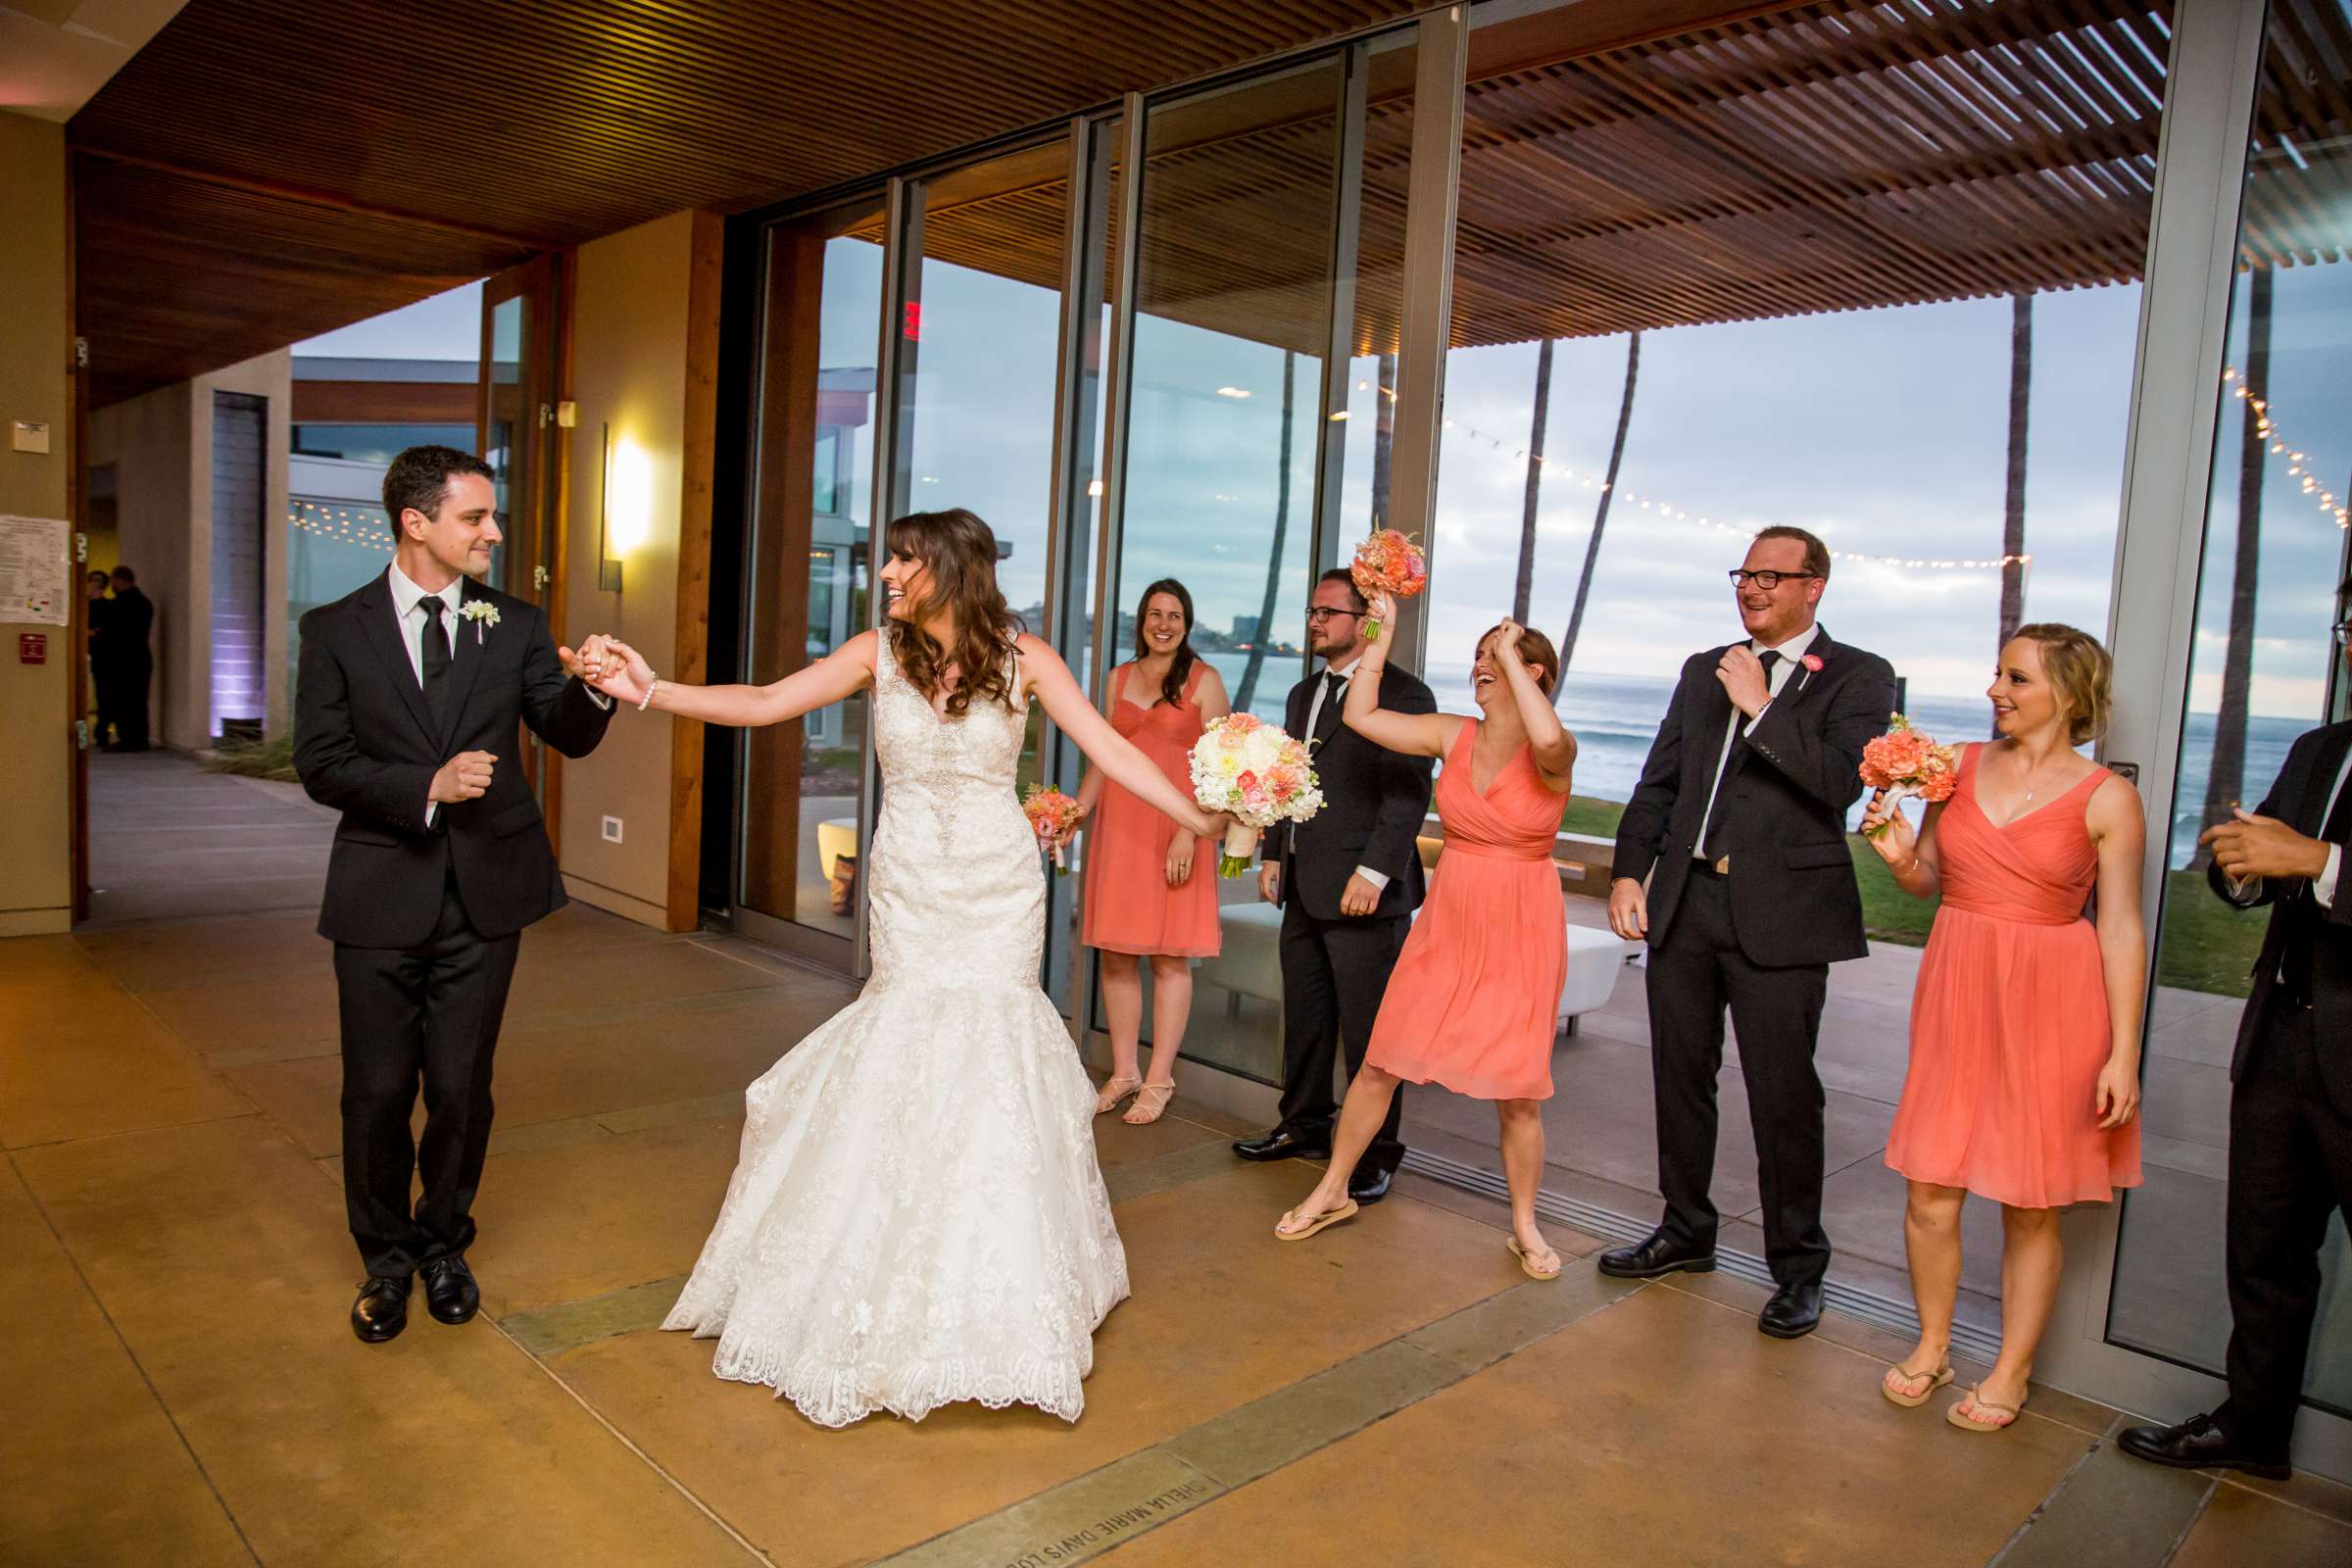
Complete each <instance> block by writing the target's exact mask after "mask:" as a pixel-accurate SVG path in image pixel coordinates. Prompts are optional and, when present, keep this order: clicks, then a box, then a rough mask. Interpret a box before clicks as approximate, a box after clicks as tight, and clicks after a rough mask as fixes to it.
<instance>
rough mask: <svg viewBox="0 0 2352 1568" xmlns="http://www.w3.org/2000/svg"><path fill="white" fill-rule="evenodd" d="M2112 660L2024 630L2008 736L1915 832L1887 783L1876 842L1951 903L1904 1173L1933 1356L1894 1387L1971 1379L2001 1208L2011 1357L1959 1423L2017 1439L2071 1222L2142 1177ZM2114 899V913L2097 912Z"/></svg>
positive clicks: (1884, 1385)
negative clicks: (1985, 1231) (1984, 1202)
mask: <svg viewBox="0 0 2352 1568" xmlns="http://www.w3.org/2000/svg"><path fill="white" fill-rule="evenodd" d="M2110 668H2111V665H2110V662H2109V660H2108V657H2107V651H2106V650H2105V649H2104V648H2101V647H2100V646H2099V644H2098V642H2097V641H2096V640H2095V639H2094V638H2092V637H2091V636H2090V635H2089V634H2088V633H2086V632H2081V631H2077V630H2076V629H2075V628H2074V627H2072V626H2061V625H2057V624H2055V623H2047V624H2040V625H2032V626H2021V627H2020V628H2018V632H2017V635H2016V636H2015V637H2014V638H2012V639H2011V640H2010V642H2009V643H2008V645H2007V646H2006V647H2004V648H2003V649H2002V650H2001V657H2000V667H1999V669H1998V670H1997V671H1996V672H1995V674H1994V676H1993V682H1992V687H1991V689H1990V690H1989V691H1988V692H1986V694H1985V695H1986V696H1987V697H1989V698H1990V699H1991V700H1992V712H1993V727H1994V729H1995V730H1996V731H1997V732H1998V734H1999V736H2000V738H1999V739H1998V740H1995V741H1993V742H1991V743H1989V744H1986V745H1977V746H1970V747H1968V748H1967V749H1966V750H1965V751H1964V752H1963V753H1962V755H1961V757H1960V768H1959V778H1958V781H1957V784H1956V786H1955V787H1954V789H1953V790H1952V792H1951V796H1950V799H1948V800H1947V801H1945V802H1943V803H1941V804H1939V805H1936V806H1932V807H1930V808H1929V809H1928V813H1927V818H1926V821H1925V823H1924V825H1923V826H1921V827H1920V828H1919V829H1918V831H1917V832H1916V833H1915V832H1914V831H1913V829H1912V827H1911V823H1910V821H1909V819H1908V818H1906V817H1905V816H1904V815H1903V814H1902V813H1901V811H1900V810H1892V811H1890V810H1889V809H1888V807H1887V800H1886V796H1887V792H1886V791H1885V790H1881V791H1879V792H1878V794H1877V795H1875V796H1874V797H1873V798H1872V801H1871V806H1870V810H1869V813H1868V814H1867V815H1866V816H1865V817H1864V818H1863V832H1864V834H1865V835H1866V836H1867V838H1868V840H1869V842H1870V843H1871V845H1872V847H1873V848H1875V849H1876V850H1877V851H1878V853H1879V855H1880V857H1881V858H1884V859H1885V860H1886V861H1887V866H1888V867H1889V869H1891V870H1892V871H1893V873H1894V879H1895V882H1896V884H1897V885H1899V886H1900V887H1901V888H1902V890H1903V891H1904V892H1906V893H1909V894H1912V895H1913V896H1915V897H1918V898H1923V899H1924V898H1932V897H1934V896H1935V895H1936V893H1938V892H1940V893H1941V894H1942V895H1943V905H1942V907H1940V908H1939V909H1937V911H1936V925H1935V929H1934V930H1933V931H1932V932H1931V933H1930V934H1929V937H1928V947H1927V952H1926V953H1925V954H1924V955H1923V956H1922V957H1921V959H1920V965H1919V984H1918V989H1917V991H1916V993H1915V994H1914V995H1913V997H1912V999H1911V1066H1910V1071H1909V1072H1908V1074H1907V1075H1906V1076H1905V1077H1904V1080H1903V1096H1902V1102H1901V1103H1900V1104H1899V1105H1898V1106H1897V1107H1896V1109H1895V1113H1894V1128H1893V1130H1892V1131H1891V1132H1890V1133H1889V1134H1888V1135H1887V1164H1888V1165H1889V1166H1890V1167H1892V1168H1893V1169H1895V1170H1897V1171H1900V1172H1901V1173H1902V1174H1903V1176H1904V1177H1905V1178H1906V1179H1907V1180H1908V1182H1909V1184H1910V1187H1909V1201H1908V1203H1907V1205H1906V1208H1905V1211H1904V1216H1903V1238H1904V1242H1905V1245H1906V1249H1907V1250H1908V1251H1909V1253H1910V1258H1911V1291H1912V1295H1913V1297H1914V1299H1916V1300H1917V1302H1918V1306H1919V1322H1920V1337H1919V1344H1918V1346H1917V1347H1916V1348H1914V1349H1913V1350H1912V1352H1911V1353H1910V1354H1909V1355H1907V1356H1905V1357H1904V1358H1903V1359H1902V1360H1900V1361H1898V1362H1896V1363H1895V1364H1894V1365H1892V1366H1890V1367H1888V1368H1887V1374H1886V1377H1885V1378H1884V1379H1883V1380H1882V1382H1881V1385H1880V1388H1881V1391H1882V1392H1883V1393H1884V1394H1885V1395H1886V1396H1887V1398H1889V1399H1891V1400H1892V1401H1894V1402H1895V1403H1896V1404H1899V1405H1904V1406H1906V1407H1908V1406H1916V1405H1920V1404H1924V1403H1925V1402H1927V1399H1928V1397H1929V1396H1930V1395H1932V1394H1934V1393H1935V1392H1936V1390H1937V1389H1939V1388H1941V1387H1943V1385H1944V1384H1946V1383H1949V1382H1950V1381H1951V1380H1952V1369H1951V1363H1950V1360H1949V1351H1950V1348H1951V1334H1952V1308H1953V1299H1954V1295H1955V1293H1956V1292H1957V1290H1958V1289H1959V1283H1960V1208H1961V1204H1962V1203H1963V1201H1965V1200H1966V1199H1967V1198H1968V1196H1969V1195H1970V1194H1971V1193H1974V1194H1975V1195H1977V1196H1978V1197H1980V1198H1986V1199H1990V1200H1992V1201H1994V1202H1997V1203H1999V1204H2000V1205H2001V1232H2002V1248H2001V1353H2000V1356H1999V1358H1998V1359H1997V1360H1995V1361H1994V1363H1993V1367H1992V1371H1991V1372H1990V1373H1989V1374H1988V1375H1987V1376H1986V1377H1985V1381H1984V1382H1983V1383H1981V1384H1979V1385H1977V1387H1975V1388H1973V1389H1971V1390H1970V1391H1969V1392H1968V1394H1967V1395H1966V1396H1965V1397H1962V1398H1961V1399H1960V1400H1959V1401H1958V1402H1956V1403H1955V1404H1953V1405H1952V1407H1951V1408H1950V1409H1949V1410H1947V1411H1946V1412H1945V1418H1946V1419H1947V1420H1949V1421H1950V1422H1951V1424H1952V1425H1953V1426H1956V1427H1958V1428H1960V1429H1961V1430H1962V1431H1965V1432H1998V1431H2000V1430H2001V1429H2002V1428H2004V1427H2006V1426H2008V1425H2010V1424H2011V1423H2012V1422H2014V1421H2016V1419H2017V1417H2018V1412H2019V1411H2020V1410H2022V1409H2023V1408H2024V1407H2025V1403H2026V1385H2027V1380H2028V1379H2029V1378H2030V1377H2031V1376H2032V1374H2033V1371H2034V1349H2035V1348H2036V1347H2037V1346H2038V1345H2039V1344H2040V1342H2041V1336H2042V1332H2043V1331H2044V1330H2045V1329H2047V1328H2048V1327H2049V1321H2050V1313H2051V1310H2052V1308H2053V1307H2054V1306H2055V1305H2056V1304H2057V1299H2058V1275H2059V1269H2060V1265H2061V1263H2062V1261H2063V1253H2062V1252H2061V1250H2060V1244H2059V1235H2058V1211H2059V1210H2060V1209H2061V1208H2063V1207H2064V1206H2065V1205H2067V1204H2069V1203H2082V1202H2100V1203H2103V1202H2107V1201H2111V1200H2112V1199H2113V1198H2114V1196H2115V1190H2116V1189H2117V1188H2119V1187H2136V1186H2138V1185H2139V1179H2140V1171H2139V1124H2138V1122H2137V1121H2136V1120H2134V1119H2133V1113H2134V1112H2135V1111H2136V1110H2137V1108H2138V1105H2139V1025H2140V1005H2141V998H2142V996H2143V995H2144V991H2145V986H2146V981H2147V960H2146V956H2145V952H2144V949H2143V948H2142V946H2141V941H2140V918H2139V880H2140V850H2141V845H2142V843H2143V841H2144V837H2145V832H2146V828H2145V823H2144V821H2143V817H2142V811H2141V807H2140V801H2139V795H2138V793H2137V792H2136V791H2134V790H2133V789H2132V788H2131V785H2130V784H2128V783H2126V782H2125V781H2124V780H2123V779H2121V778H2119V777H2117V776H2116V775H2115V774H2113V773H2110V772H2108V771H2107V769H2105V768H2103V767H2101V766H2099V765H2098V764H2097V763H2095V762H2093V761H2091V760H2089V759H2088V758H2086V757H2083V756H2082V755H2080V754H2079V753H2078V752H2077V751H2076V750H2075V748H2076V747H2078V746H2081V745H2082V744H2083V743H2084V742H2086V741H2089V740H2091V739H2093V738H2094V737H2096V736H2097V735H2098V734H2099V733H2100V732H2101V731H2102V730H2103V729H2105V727H2106V720H2107V710H2108V703H2109V695H2108V693H2109V680H2110V673H2109V672H2110ZM2094 894H2095V895H2096V905H2095V908H2096V914H2095V917H2094V916H2093V915H2092V914H2090V913H2088V912H2086V911H2087V910H2088V909H2089V908H2090V907H2091V906H2092V899H2093V895H2094Z"/></svg>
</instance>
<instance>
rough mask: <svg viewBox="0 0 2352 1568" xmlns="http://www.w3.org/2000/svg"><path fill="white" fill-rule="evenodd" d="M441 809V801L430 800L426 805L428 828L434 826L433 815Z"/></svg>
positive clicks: (425, 813) (425, 814)
mask: <svg viewBox="0 0 2352 1568" xmlns="http://www.w3.org/2000/svg"><path fill="white" fill-rule="evenodd" d="M440 809H441V803H440V802H439V801H432V800H428V801H426V802H425V803H424V825H425V826H426V827H431V826H432V825H433V813H434V812H435V811H438V810H440Z"/></svg>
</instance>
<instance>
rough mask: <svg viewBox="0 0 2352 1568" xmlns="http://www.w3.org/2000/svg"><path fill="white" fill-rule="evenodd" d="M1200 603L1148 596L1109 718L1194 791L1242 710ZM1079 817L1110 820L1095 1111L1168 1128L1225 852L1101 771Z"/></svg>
mask: <svg viewBox="0 0 2352 1568" xmlns="http://www.w3.org/2000/svg"><path fill="white" fill-rule="evenodd" d="M1192 630H1193V596H1192V595H1191V594H1190V593H1189V592H1187V591H1186V589H1185V586H1184V584H1182V583H1180V582H1178V581H1176V580H1175V579H1174V578H1172V577H1170V578H1162V579H1161V580H1160V581H1158V582H1155V583H1153V584H1152V586H1151V587H1149V588H1146V589H1145V590H1144V598H1143V603H1142V604H1141V605H1140V606H1139V607H1138V608H1137V611H1136V616H1135V658H1134V660H1133V661H1132V662H1128V663H1124V664H1121V665H1119V666H1118V667H1116V668H1115V669H1113V670H1112V671H1111V672H1110V682H1109V686H1110V689H1109V691H1108V692H1106V693H1105V694H1104V699H1105V700H1104V704H1103V712H1104V713H1105V714H1106V715H1108V717H1109V719H1110V722H1111V727H1112V728H1114V729H1116V730H1117V731H1118V732H1119V733H1120V734H1121V735H1123V736H1125V737H1126V738H1127V739H1128V740H1130V741H1133V742H1134V743H1135V746H1136V748H1137V750H1139V751H1141V752H1142V753H1143V754H1144V755H1145V756H1147V757H1149V758H1151V759H1152V761H1154V762H1156V763H1158V764H1159V770H1160V771H1161V772H1163V773H1165V774H1167V775H1168V780H1169V782H1170V783H1172V784H1174V785H1175V786H1176V787H1177V788H1178V789H1179V790H1182V791H1183V792H1184V794H1185V796H1186V797H1187V798H1188V799H1189V798H1190V797H1191V795H1192V793H1193V772H1192V752H1193V743H1194V742H1195V741H1198V740H1199V739H1200V738H1201V730H1202V729H1203V728H1205V727H1206V726H1207V725H1208V723H1209V722H1210V721H1211V720H1214V719H1218V718H1222V717H1224V716H1225V714H1227V713H1228V712H1230V711H1232V709H1233V704H1232V702H1231V700H1230V699H1228V698H1227V697H1226V695H1225V682H1224V680H1223V679H1222V678H1221V677H1220V676H1219V675H1218V674H1217V672H1216V671H1215V670H1214V669H1212V668H1210V667H1209V666H1208V665H1207V664H1206V663H1204V662H1201V659H1200V658H1199V656H1197V655H1196V654H1195V653H1194V652H1193V645H1192ZM1078 806H1079V809H1080V810H1081V811H1082V812H1084V813H1087V814H1089V815H1093V814H1095V813H1096V812H1097V811H1098V809H1099V810H1100V815H1099V817H1098V818H1097V820H1096V821H1095V825H1094V827H1093V830H1092V833H1091V836H1090V839H1089V842H1088V845H1087V853H1086V902H1085V912H1084V919H1083V935H1082V940H1083V941H1084V942H1085V943H1086V945H1087V946H1088V947H1090V948H1093V949H1094V950H1095V951H1096V952H1098V953H1100V954H1101V955H1102V956H1103V1014H1104V1015H1105V1017H1106V1019H1107V1020H1108V1022H1109V1024H1110V1060H1111V1069H1110V1077H1109V1079H1108V1080H1107V1081H1106V1082H1105V1083H1104V1084H1103V1092H1102V1094H1101V1095H1100V1096H1099V1097H1098V1098H1097V1099H1096V1101H1095V1114H1096V1115H1098V1116H1100V1115H1103V1114H1104V1113H1106V1112H1108V1111H1111V1110H1115V1109H1117V1108H1118V1104H1119V1102H1120V1101H1122V1100H1125V1099H1126V1098H1127V1097H1128V1096H1129V1095H1133V1096H1135V1103H1134V1104H1133V1105H1131V1106H1129V1107H1128V1110H1127V1114H1126V1115H1125V1116H1123V1117H1121V1118H1120V1120H1122V1121H1124V1122H1127V1123H1128V1124H1129V1125H1131V1126H1136V1127H1141V1126H1146V1125H1148V1124H1150V1123H1152V1122H1155V1121H1157V1120H1159V1118H1160V1113H1161V1112H1163V1111H1165V1110H1166V1109H1167V1108H1168V1101H1169V1100H1170V1099H1171V1098H1172V1097H1173V1096H1174V1095H1175V1093H1176V1053H1177V1050H1178V1048H1180V1047H1181V1046H1182V1045H1183V1044H1184V1028H1185V1024H1186V1023H1187V1022H1188V1021H1190V1019H1191V1017H1192V1011H1193V965H1192V960H1193V959H1195V958H1209V957H1214V956H1216V953H1217V949H1218V945H1219V940H1220V933H1219V929H1218V926H1217V847H1216V843H1215V841H1213V840H1209V839H1201V838H1195V837H1194V836H1193V835H1192V834H1190V833H1182V832H1179V831H1178V830H1177V828H1176V824H1175V823H1173V822H1171V821H1169V820H1168V819H1167V817H1166V816H1164V815H1162V814H1161V813H1160V812H1159V811H1157V810H1155V809H1152V807H1150V806H1147V805H1145V804H1144V802H1143V801H1142V800H1141V799H1139V798H1138V797H1136V796H1135V795H1134V794H1132V793H1130V792H1129V791H1127V790H1125V789H1123V788H1121V787H1120V786H1119V785H1118V784H1116V783H1114V782H1112V781H1111V780H1109V779H1107V778H1105V777H1104V776H1103V770H1102V769H1101V768H1099V767H1097V768H1090V769H1089V770H1088V771H1087V775H1086V779H1085V781H1084V782H1083V783H1081V784H1080V785H1079V786H1078ZM1147 960H1148V961H1149V962H1150V963H1151V965H1152V1071H1151V1074H1150V1076H1149V1077H1147V1076H1145V1075H1143V1074H1142V1073H1139V1072H1138V1071H1137V1063H1138V1059H1139V1058H1140V1056H1141V1054H1142V1050H1143V1039H1142V1036H1143V1028H1144V979H1143V970H1142V965H1143V963H1144V962H1145V961H1147Z"/></svg>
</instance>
